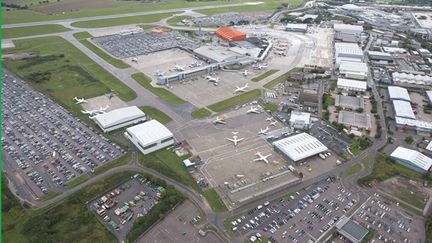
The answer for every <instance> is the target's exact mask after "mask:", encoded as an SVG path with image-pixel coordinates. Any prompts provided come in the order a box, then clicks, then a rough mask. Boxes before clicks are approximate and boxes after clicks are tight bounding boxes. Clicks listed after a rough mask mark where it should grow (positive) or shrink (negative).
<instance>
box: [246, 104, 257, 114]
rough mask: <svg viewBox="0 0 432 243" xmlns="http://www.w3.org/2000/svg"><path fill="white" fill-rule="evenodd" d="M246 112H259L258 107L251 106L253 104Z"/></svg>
mask: <svg viewBox="0 0 432 243" xmlns="http://www.w3.org/2000/svg"><path fill="white" fill-rule="evenodd" d="M246 113H247V114H249V113H255V114H259V113H260V112H259V110H258V107H253V106H251V108H250V109H249V110H248V111H247V112H246Z"/></svg>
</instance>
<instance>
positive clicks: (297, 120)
mask: <svg viewBox="0 0 432 243" xmlns="http://www.w3.org/2000/svg"><path fill="white" fill-rule="evenodd" d="M289 123H290V125H291V126H293V127H294V128H297V129H309V127H310V124H311V114H310V113H307V112H301V111H291V116H290V119H289Z"/></svg>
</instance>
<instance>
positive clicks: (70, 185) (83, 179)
mask: <svg viewBox="0 0 432 243" xmlns="http://www.w3.org/2000/svg"><path fill="white" fill-rule="evenodd" d="M88 179H89V177H88V175H86V174H83V175H80V176H78V177H77V178H75V179H73V180H71V181H69V182H68V183H66V184H65V188H66V189H71V188H74V187H76V186H78V185H79V184H81V183H84V182H86V181H87V180H88Z"/></svg>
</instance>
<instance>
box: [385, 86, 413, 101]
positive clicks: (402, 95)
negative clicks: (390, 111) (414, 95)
mask: <svg viewBox="0 0 432 243" xmlns="http://www.w3.org/2000/svg"><path fill="white" fill-rule="evenodd" d="M387 89H388V92H389V96H390V99H391V100H404V101H408V102H411V98H410V96H409V94H408V91H407V90H406V89H405V88H401V87H398V86H388V88H387Z"/></svg>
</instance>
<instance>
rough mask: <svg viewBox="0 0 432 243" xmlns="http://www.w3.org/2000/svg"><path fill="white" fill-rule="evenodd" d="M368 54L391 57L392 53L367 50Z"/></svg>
mask: <svg viewBox="0 0 432 243" xmlns="http://www.w3.org/2000/svg"><path fill="white" fill-rule="evenodd" d="M368 54H369V56H380V57H391V56H392V55H391V54H390V53H387V52H381V51H368Z"/></svg>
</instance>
